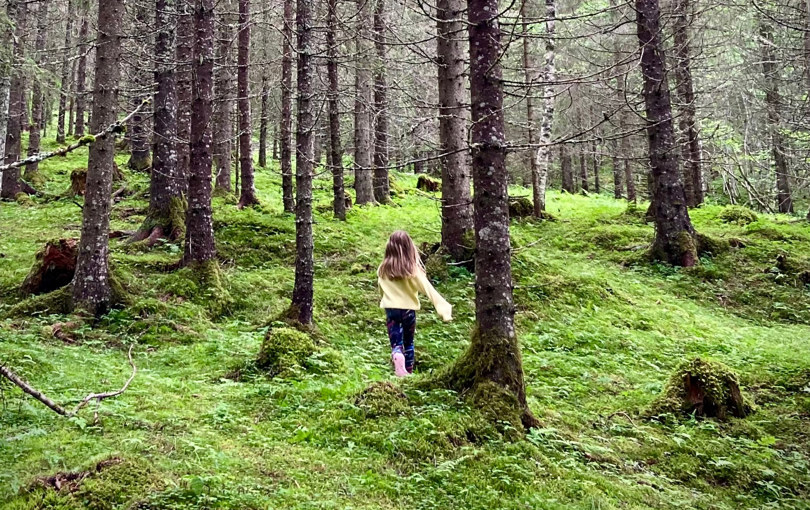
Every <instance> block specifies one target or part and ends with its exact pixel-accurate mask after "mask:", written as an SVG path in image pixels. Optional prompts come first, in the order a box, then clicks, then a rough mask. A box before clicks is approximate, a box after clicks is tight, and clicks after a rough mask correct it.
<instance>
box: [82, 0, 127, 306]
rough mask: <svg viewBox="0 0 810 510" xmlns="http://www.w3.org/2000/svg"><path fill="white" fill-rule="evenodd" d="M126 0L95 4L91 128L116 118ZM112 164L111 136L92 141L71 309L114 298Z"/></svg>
mask: <svg viewBox="0 0 810 510" xmlns="http://www.w3.org/2000/svg"><path fill="white" fill-rule="evenodd" d="M124 13H125V10H124V0H104V1H103V2H99V6H98V25H97V26H99V27H103V28H102V29H101V30H99V33H98V47H97V49H96V58H95V84H94V86H93V113H92V116H91V118H90V130H91V131H92V132H93V133H99V132H101V131H102V130H104V129H105V128H106V127H107V126H109V125H110V124H112V123H114V122H115V121H116V107H117V103H116V99H117V95H118V87H119V80H120V75H121V72H120V71H121V70H120V66H121V43H122V40H123V31H122V24H123V20H124ZM114 164H115V137H113V136H108V137H106V138H103V139H98V140H96V141H95V143H93V144H92V145H90V156H89V158H88V163H87V191H86V193H85V196H84V208H83V209H82V235H81V238H80V240H79V256H78V258H77V260H76V274H75V275H74V277H73V308H74V309H79V310H84V311H86V312H88V313H90V314H92V315H94V316H99V315H102V314H104V313H106V312H107V311H108V310H109V308H110V305H111V304H112V300H113V292H112V286H111V282H110V267H109V230H110V193H111V192H112V180H113V166H114Z"/></svg>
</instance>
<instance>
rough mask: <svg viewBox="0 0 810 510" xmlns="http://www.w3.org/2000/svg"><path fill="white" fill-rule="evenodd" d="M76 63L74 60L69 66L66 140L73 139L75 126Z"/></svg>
mask: <svg viewBox="0 0 810 510" xmlns="http://www.w3.org/2000/svg"><path fill="white" fill-rule="evenodd" d="M77 65H78V63H77V61H76V59H74V60H73V62H72V63H71V64H70V93H69V95H70V97H69V98H68V106H67V115H68V119H67V133H66V135H65V136H66V137H67V138H72V137H73V127H74V126H75V125H76V124H75V117H76V115H75V114H76V67H77Z"/></svg>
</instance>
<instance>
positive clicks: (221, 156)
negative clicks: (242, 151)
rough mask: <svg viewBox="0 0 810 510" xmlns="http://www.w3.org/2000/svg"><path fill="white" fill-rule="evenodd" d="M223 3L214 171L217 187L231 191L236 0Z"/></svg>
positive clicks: (217, 77) (215, 113) (217, 68)
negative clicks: (233, 45)
mask: <svg viewBox="0 0 810 510" xmlns="http://www.w3.org/2000/svg"><path fill="white" fill-rule="evenodd" d="M217 5H220V9H221V11H220V15H219V31H218V34H217V36H218V39H217V55H216V59H217V60H216V61H217V66H216V70H215V74H214V79H215V82H214V91H215V94H216V95H215V97H214V113H213V115H214V128H213V129H214V131H213V137H214V173H215V175H216V189H218V190H223V191H225V192H228V193H230V191H231V167H232V158H233V143H232V140H233V71H232V69H231V67H232V64H233V58H232V56H231V41H232V39H233V30H232V27H231V22H232V21H233V20H232V13H233V11H234V9H233V7H234V6H233V0H224V1H222V2H218V3H217Z"/></svg>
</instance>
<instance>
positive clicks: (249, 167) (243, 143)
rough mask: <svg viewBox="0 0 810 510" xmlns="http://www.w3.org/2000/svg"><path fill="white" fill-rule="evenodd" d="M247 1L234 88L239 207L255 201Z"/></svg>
mask: <svg viewBox="0 0 810 510" xmlns="http://www.w3.org/2000/svg"><path fill="white" fill-rule="evenodd" d="M249 72H250V0H239V47H238V55H237V82H238V85H237V88H238V93H239V97H238V101H237V106H238V109H239V168H240V173H241V177H242V188H241V190H240V191H241V194H240V196H239V208H240V209H241V208H243V207H250V206H252V205H255V204H258V203H259V199H258V198H257V197H256V186H255V184H254V180H253V147H252V140H251V139H252V138H253V124H252V122H251V118H250V75H249Z"/></svg>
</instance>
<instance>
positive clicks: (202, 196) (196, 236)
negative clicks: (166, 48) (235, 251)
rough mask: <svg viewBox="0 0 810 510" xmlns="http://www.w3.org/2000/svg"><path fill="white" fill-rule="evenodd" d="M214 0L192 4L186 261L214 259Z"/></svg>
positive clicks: (192, 262) (184, 256)
mask: <svg viewBox="0 0 810 510" xmlns="http://www.w3.org/2000/svg"><path fill="white" fill-rule="evenodd" d="M214 17H215V15H214V0H196V1H195V5H194V55H193V59H192V61H191V62H192V64H191V73H192V75H193V76H194V83H195V86H194V87H193V88H192V99H191V173H190V175H189V182H188V209H187V210H186V246H185V251H184V254H183V263H184V264H185V265H191V266H199V265H202V264H205V263H208V262H212V261H213V262H215V261H214V258H215V257H216V248H215V245H214V227H213V219H212V214H211V165H212V164H213V157H212V154H211V147H212V140H213V136H212V133H211V113H212V103H213V95H214V94H213V92H214Z"/></svg>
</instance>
